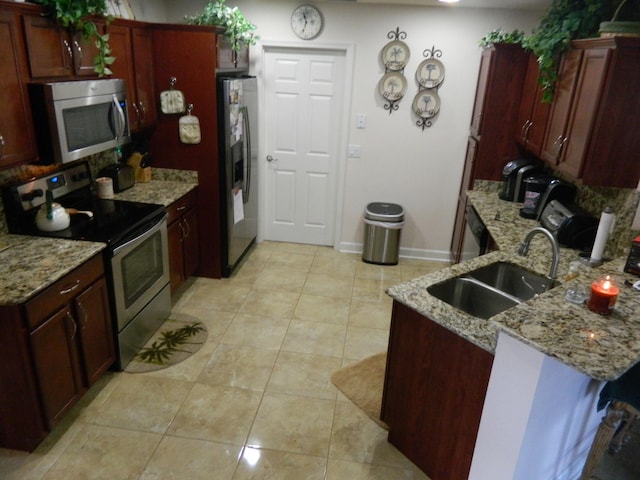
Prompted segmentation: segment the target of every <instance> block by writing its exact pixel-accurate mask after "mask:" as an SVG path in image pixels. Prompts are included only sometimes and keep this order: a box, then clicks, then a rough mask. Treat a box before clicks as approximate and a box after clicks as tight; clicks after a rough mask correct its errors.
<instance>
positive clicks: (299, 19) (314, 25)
mask: <svg viewBox="0 0 640 480" xmlns="http://www.w3.org/2000/svg"><path fill="white" fill-rule="evenodd" d="M323 23H324V21H323V18H322V13H320V10H318V8H316V7H314V6H313V5H308V4H303V5H300V6H298V7H296V9H295V10H294V11H293V13H292V14H291V29H292V30H293V33H295V34H296V35H297V36H298V37H300V38H301V39H303V40H311V39H313V38H316V37H317V36H318V35H320V32H321V31H322V25H323Z"/></svg>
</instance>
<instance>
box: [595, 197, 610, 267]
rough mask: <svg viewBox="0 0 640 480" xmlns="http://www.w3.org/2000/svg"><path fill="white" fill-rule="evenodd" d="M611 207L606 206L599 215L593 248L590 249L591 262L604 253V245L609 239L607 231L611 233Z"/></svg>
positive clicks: (597, 260)
mask: <svg viewBox="0 0 640 480" xmlns="http://www.w3.org/2000/svg"><path fill="white" fill-rule="evenodd" d="M614 218H615V215H614V214H613V208H611V207H606V208H605V209H604V211H603V212H602V215H600V223H599V224H598V231H597V233H596V239H595V242H593V249H592V250H591V259H590V262H591V263H596V262H599V261H600V260H602V254H603V253H604V247H605V246H606V245H607V240H608V239H609V233H611V227H612V226H613V219H614Z"/></svg>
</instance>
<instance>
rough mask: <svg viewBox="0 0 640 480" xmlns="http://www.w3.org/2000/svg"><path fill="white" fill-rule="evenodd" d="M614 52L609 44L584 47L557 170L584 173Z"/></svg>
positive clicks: (574, 176) (570, 174) (578, 174)
mask: <svg viewBox="0 0 640 480" xmlns="http://www.w3.org/2000/svg"><path fill="white" fill-rule="evenodd" d="M611 53H612V51H611V49H609V48H594V49H588V50H585V51H584V54H583V57H582V63H581V68H580V75H579V78H578V83H577V85H576V94H575V96H574V102H573V108H572V111H571V117H570V119H569V123H568V125H567V133H566V135H565V140H564V141H563V143H564V147H563V149H562V151H561V152H560V157H559V159H558V162H559V163H558V170H560V171H561V172H563V173H565V174H567V175H569V176H570V177H572V178H580V177H581V176H582V166H583V163H584V158H585V155H586V152H587V147H588V146H589V141H590V138H591V133H592V131H593V124H594V122H595V120H596V111H597V108H598V105H599V102H600V98H601V95H602V86H603V84H604V79H605V74H606V72H607V66H608V64H609V60H610V57H611Z"/></svg>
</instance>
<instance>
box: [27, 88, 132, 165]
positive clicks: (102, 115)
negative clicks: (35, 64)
mask: <svg viewBox="0 0 640 480" xmlns="http://www.w3.org/2000/svg"><path fill="white" fill-rule="evenodd" d="M29 96H30V99H31V107H32V110H33V120H34V125H35V129H36V138H37V142H38V151H39V153H40V160H41V161H42V162H43V163H53V162H55V163H66V162H72V161H74V160H78V159H80V158H83V157H86V156H88V155H92V154H95V153H100V152H104V151H105V150H110V149H115V148H118V147H120V146H121V145H123V144H125V143H129V142H130V141H131V139H130V136H129V135H130V132H129V115H128V108H127V89H126V85H125V81H124V80H121V79H103V80H80V81H72V82H52V83H31V84H29Z"/></svg>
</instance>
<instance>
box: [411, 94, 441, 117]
mask: <svg viewBox="0 0 640 480" xmlns="http://www.w3.org/2000/svg"><path fill="white" fill-rule="evenodd" d="M411 108H412V109H413V111H414V113H415V114H416V115H418V116H419V117H420V118H431V117H433V116H435V115H436V114H437V113H438V112H439V111H440V97H439V96H438V94H437V93H436V92H435V90H429V89H425V90H420V91H419V92H418V93H417V95H416V96H415V98H414V99H413V103H412V105H411Z"/></svg>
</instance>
